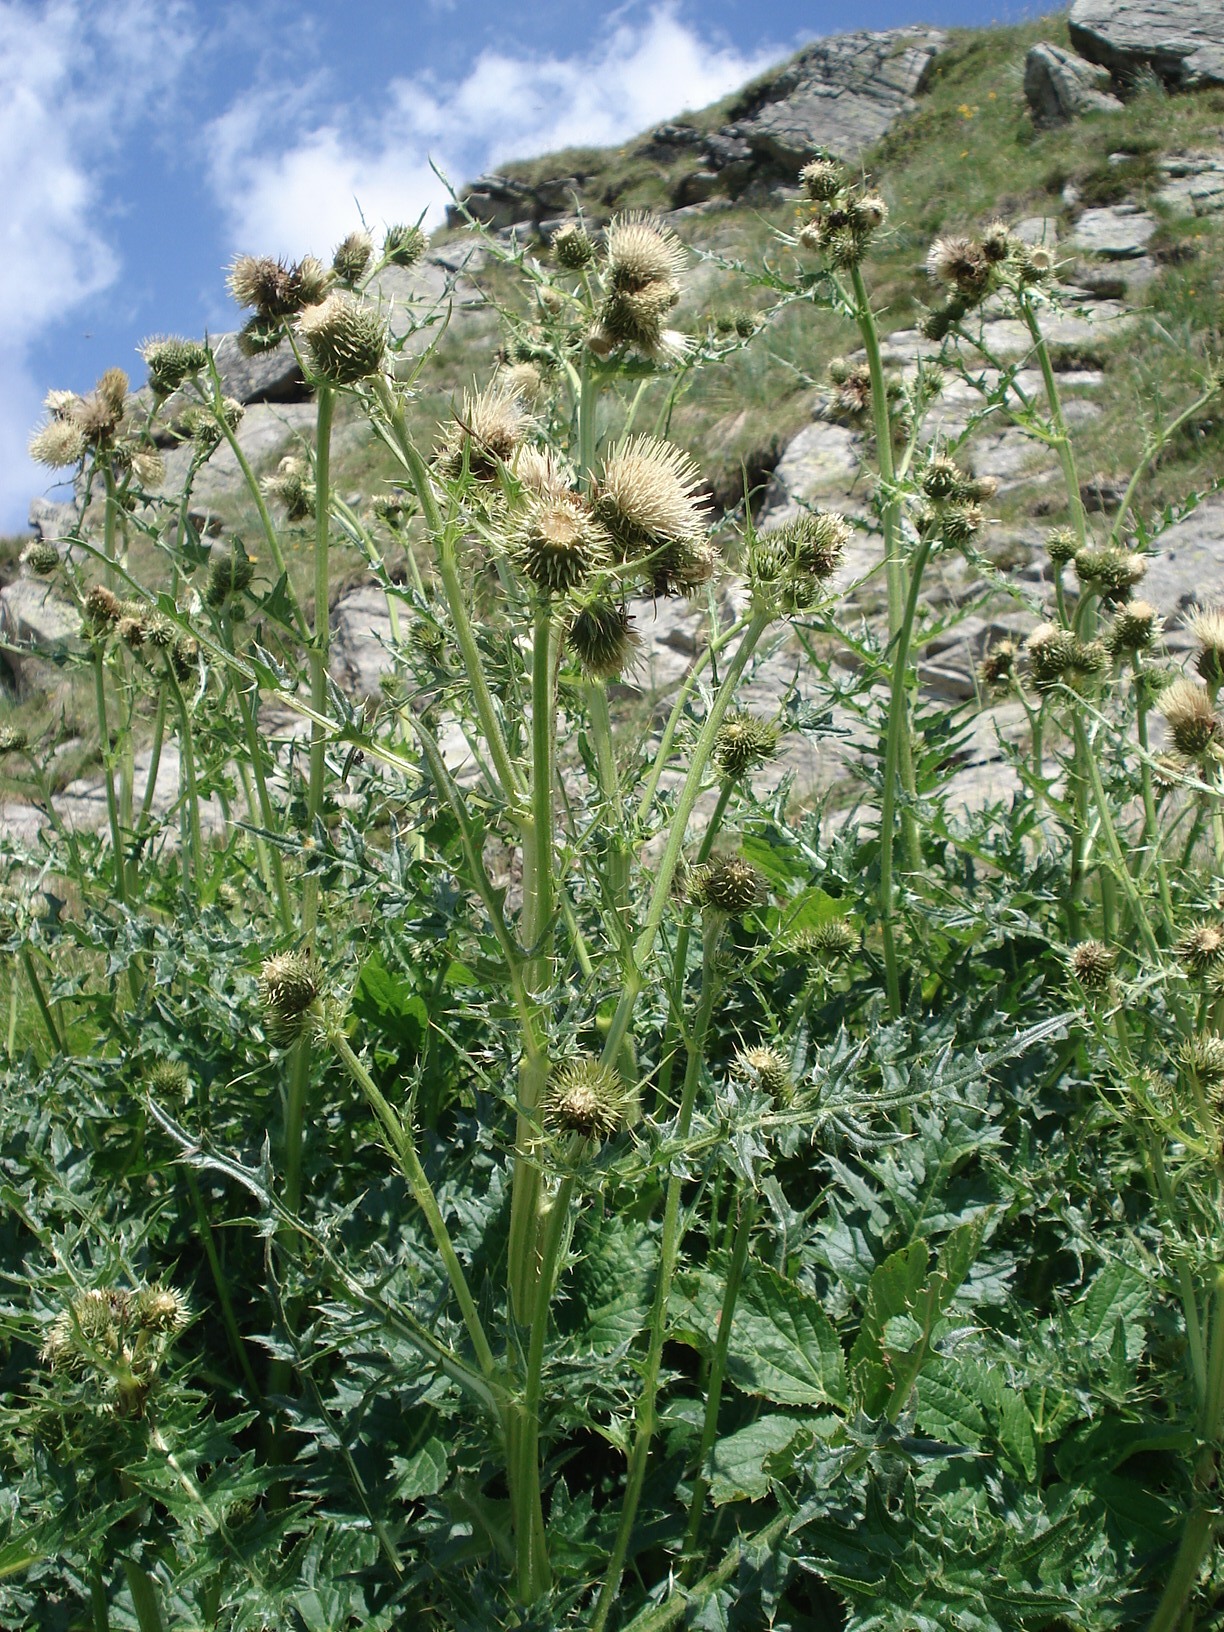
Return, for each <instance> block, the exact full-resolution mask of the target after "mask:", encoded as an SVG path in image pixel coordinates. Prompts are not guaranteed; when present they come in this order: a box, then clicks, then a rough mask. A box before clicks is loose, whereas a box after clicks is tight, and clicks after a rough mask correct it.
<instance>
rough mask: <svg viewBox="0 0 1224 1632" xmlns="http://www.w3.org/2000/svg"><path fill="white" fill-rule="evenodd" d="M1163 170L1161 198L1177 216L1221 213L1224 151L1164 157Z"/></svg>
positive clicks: (1223, 186) (1159, 193) (1161, 167)
mask: <svg viewBox="0 0 1224 1632" xmlns="http://www.w3.org/2000/svg"><path fill="white" fill-rule="evenodd" d="M1160 173H1161V175H1162V176H1163V177H1164V178H1165V181H1164V186H1163V187H1162V188H1161V189H1160V191H1159V192H1158V193H1157V194H1156V197H1157V200H1158V201H1159V202H1160V203H1161V204H1163V205H1165V207H1166V208H1167V209H1170V210H1172V211H1174V212H1175V213H1176V214H1177V215H1218V214H1219V213H1220V211H1222V210H1224V152H1217V153H1183V154H1179V155H1178V157H1177V158H1173V159H1162V160H1161V161H1160Z"/></svg>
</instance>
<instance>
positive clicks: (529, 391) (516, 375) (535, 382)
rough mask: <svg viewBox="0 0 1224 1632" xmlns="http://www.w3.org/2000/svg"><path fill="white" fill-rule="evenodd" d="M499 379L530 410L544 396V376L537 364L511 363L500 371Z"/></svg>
mask: <svg viewBox="0 0 1224 1632" xmlns="http://www.w3.org/2000/svg"><path fill="white" fill-rule="evenodd" d="M497 379H498V383H499V384H501V385H503V386H504V387H505V388H506V390H507V391H510V392H512V393H513V394H514V396H516V397H517V398H518V399H519V401H520V402H523V403H526V405H527V406H528V407H529V408H531V407H534V406H535V404H536V403H537V402H539V400H540V398H541V397H542V396H543V395H544V376H543V374H541V372H540V370H539V368H538V367H537V366H536V364H535V363H510V364H508V366H507V367H505V368H503V369H501V370H500V371H499V373H498V376H497Z"/></svg>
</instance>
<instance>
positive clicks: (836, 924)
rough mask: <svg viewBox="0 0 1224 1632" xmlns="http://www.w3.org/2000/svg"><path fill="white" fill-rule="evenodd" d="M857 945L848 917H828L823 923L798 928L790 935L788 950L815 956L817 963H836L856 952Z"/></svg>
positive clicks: (856, 937)
mask: <svg viewBox="0 0 1224 1632" xmlns="http://www.w3.org/2000/svg"><path fill="white" fill-rule="evenodd" d="M858 945H859V936H858V931H857V930H856V929H855V927H854V925H853V924H852V923H850V921H849V920H848V919H846V918H828V919H826V920H825V922H824V923H823V924H811V925H809V926H808V927H807V928H806V929H801V930H798V931H797V932H796V933H795V934H794V935H792V936H791V938H790V941H789V942H788V950H789V951H791V952H796V953H798V954H799V955H800V956H802V957H810V958H815V959H816V961H817V962H818V963H837V962H838V961H839V960H840V959H842V958H848V957H849V956H850V955H851V954H852V953H853V952H857V951H858Z"/></svg>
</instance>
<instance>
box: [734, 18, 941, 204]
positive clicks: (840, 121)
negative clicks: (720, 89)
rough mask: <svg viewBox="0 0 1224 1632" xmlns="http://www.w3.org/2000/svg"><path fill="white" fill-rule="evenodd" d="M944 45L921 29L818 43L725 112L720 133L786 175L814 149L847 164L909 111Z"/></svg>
mask: <svg viewBox="0 0 1224 1632" xmlns="http://www.w3.org/2000/svg"><path fill="white" fill-rule="evenodd" d="M946 43H947V41H946V36H945V35H943V34H941V33H939V32H937V31H935V30H931V29H926V28H908V29H895V30H890V31H888V32H886V33H879V34H867V33H864V34H841V35H837V36H835V37H834V38H832V39H827V40H818V41H817V42H816V43H815V44H814V45H810V46H808V47H807V49H806V50H804V51H802V52H800V54H799V56H797V57H796V58H795V59H794V60H793V61H792V62H790V63H789V64H788V65H787V66H786V68H784V69H783V71H782V72H781V73H780V74H778V75H777V77H776V78H774V79H772V80H770V81H769V82H767V84H765V85H764V86H763V87H760V88H759V89H757V90H756V91H750V92H749V93H748V94H747V95H746V96H745V98H744V99H743V100H742V102H741V104H740V105H739V106H737V107H735V108H733V109H732V123H731V124H730V125H728V126H727V127H726V134H728V135H730V136H733V137H738V138H739V139H740V140H742V141H745V142H747V144H748V146H749V148H750V149H751V151H752V152H753V153H754V154H757V155H759V157H760V158H762V159H764V160H765V161H767V162H772V163H773V164H775V165H776V166H777V167H778V168H779V169H781V170H782V171H784V172H786V173H787V174H792V175H793V173H794V171H795V170H797V169H798V168H799V167H800V166H801V165H803V164H805V163H806V162H807V160H808V159H810V158H811V157H812V155H813V154H814V153H815V152H817V151H818V150H819V149H821V148H828V149H829V150H830V151H831V152H833V153H836V154H837V156H838V157H839V158H843V159H853V158H855V157H856V156H857V155H858V154H859V153H860V152H862V150H863V149H864V148H865V147H869V146H870V145H871V143H872V142H875V141H878V140H879V138H880V137H881V136H883V134H884V132H885V131H886V130H887V129H888V128H889V126H890V125H891V124H892V123H893V122H894V120H896V119H897V118H899V117H900V115H901V114H903V113H907V112H908V111H909V110H910V107H911V99H912V98H913V97H914V96H916V95H917V94H918V92H919V91H921V89H922V88H923V85H924V83H925V82H926V79H927V76H928V75H929V73H930V69H931V64H932V63H933V62H934V60H935V57H936V55H937V54H938V52H939V51H940V50H941V49H942V47H943V46H944V45H945V44H946ZM741 110H742V111H741Z"/></svg>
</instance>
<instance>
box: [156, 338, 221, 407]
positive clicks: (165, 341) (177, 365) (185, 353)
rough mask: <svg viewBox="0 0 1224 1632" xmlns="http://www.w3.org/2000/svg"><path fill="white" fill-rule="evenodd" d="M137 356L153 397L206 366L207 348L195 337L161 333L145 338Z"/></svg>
mask: <svg viewBox="0 0 1224 1632" xmlns="http://www.w3.org/2000/svg"><path fill="white" fill-rule="evenodd" d="M140 355H141V357H142V358H143V359H144V365H145V367H146V368H147V369H148V371H149V385H150V387H151V388H152V391H153V394H154V396H156V397H168V396H169V395H170V393H171V392H172V391H177V390H178V388H179V386H180V385H182V383H183V381H184V380H189V379H190V378H191V376H192V375H193V374H198V373H199V372H200V370H201V369H202V368H206V367H207V366H208V348H207V347H206V346H204V345H202V344H201V342H200V341H199V340H184V339H182V338H181V337H180V336H179V335H164V336H160V337H159V338H157V339H155V340H146V341H145V343H144V345H143V346H141V348H140Z"/></svg>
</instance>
